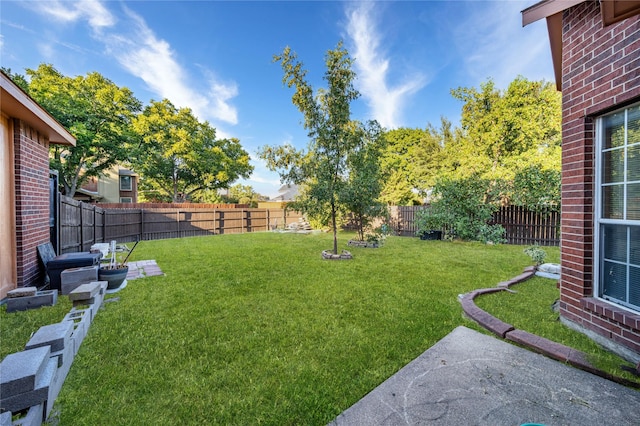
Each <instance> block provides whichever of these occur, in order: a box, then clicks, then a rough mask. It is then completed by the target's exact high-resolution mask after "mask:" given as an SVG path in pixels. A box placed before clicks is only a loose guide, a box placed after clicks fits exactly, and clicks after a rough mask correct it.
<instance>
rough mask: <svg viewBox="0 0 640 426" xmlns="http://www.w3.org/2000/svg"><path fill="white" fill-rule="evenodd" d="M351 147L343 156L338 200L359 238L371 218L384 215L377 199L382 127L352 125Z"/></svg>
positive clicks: (380, 185) (382, 207) (384, 209)
mask: <svg viewBox="0 0 640 426" xmlns="http://www.w3.org/2000/svg"><path fill="white" fill-rule="evenodd" d="M354 137H355V138H356V139H357V140H356V143H355V144H354V145H355V147H356V148H355V149H354V150H353V151H352V152H350V153H349V154H348V155H347V163H348V168H349V177H348V181H347V185H345V187H344V189H343V191H342V193H341V194H340V200H341V201H342V202H343V203H344V205H345V207H346V209H347V211H349V212H350V213H351V215H352V217H353V219H354V221H355V224H356V227H357V231H358V235H359V237H360V240H364V236H365V231H366V230H367V228H369V227H370V225H371V221H372V219H373V218H376V217H382V216H386V214H387V208H386V205H385V204H384V203H383V202H382V201H380V194H381V192H382V179H381V177H382V174H381V171H380V155H381V153H382V148H383V146H382V145H383V144H384V138H383V136H382V129H381V128H380V126H379V125H378V123H377V122H375V121H373V122H370V123H369V124H368V125H367V126H364V127H361V128H356V129H355V133H354Z"/></svg>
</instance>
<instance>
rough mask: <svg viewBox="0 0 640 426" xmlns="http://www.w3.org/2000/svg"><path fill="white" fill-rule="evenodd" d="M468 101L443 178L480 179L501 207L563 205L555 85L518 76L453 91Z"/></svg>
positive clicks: (445, 158)
mask: <svg viewBox="0 0 640 426" xmlns="http://www.w3.org/2000/svg"><path fill="white" fill-rule="evenodd" d="M452 94H453V96H454V97H455V98H457V99H459V100H461V101H463V102H464V105H463V107H462V117H461V126H462V129H461V130H462V134H461V137H459V138H457V139H454V140H452V143H451V144H449V145H445V149H444V153H443V156H442V162H441V166H442V167H441V169H440V171H439V176H440V177H441V178H442V177H448V178H452V179H460V178H467V177H470V176H473V175H478V176H481V177H482V178H483V179H486V180H489V181H491V182H492V188H491V192H492V194H494V195H495V196H499V197H500V198H501V199H502V200H503V202H511V203H515V204H517V205H525V206H527V207H528V208H533V209H539V208H542V207H549V206H552V207H555V208H557V207H558V206H559V193H560V181H559V173H560V154H561V151H560V142H561V99H560V94H559V93H558V92H557V91H556V90H555V88H554V87H553V85H552V84H550V83H547V82H544V81H542V82H538V81H529V80H527V79H525V78H522V77H518V78H517V79H515V80H514V81H513V82H511V84H509V87H508V88H507V90H506V91H504V92H502V91H500V90H498V89H497V88H496V87H495V85H494V83H493V81H491V80H489V81H487V82H486V83H484V84H481V85H480V88H479V89H475V88H458V89H456V90H453V91H452Z"/></svg>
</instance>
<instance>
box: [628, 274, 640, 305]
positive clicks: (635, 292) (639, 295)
mask: <svg viewBox="0 0 640 426" xmlns="http://www.w3.org/2000/svg"><path fill="white" fill-rule="evenodd" d="M629 303H631V304H632V305H635V306H640V268H634V267H630V268H629Z"/></svg>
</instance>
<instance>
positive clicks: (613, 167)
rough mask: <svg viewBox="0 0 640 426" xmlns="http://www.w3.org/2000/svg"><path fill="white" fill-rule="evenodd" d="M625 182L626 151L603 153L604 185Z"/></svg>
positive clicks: (617, 150)
mask: <svg viewBox="0 0 640 426" xmlns="http://www.w3.org/2000/svg"><path fill="white" fill-rule="evenodd" d="M623 181H624V149H615V150H613V151H607V152H603V153H602V183H613V182H623Z"/></svg>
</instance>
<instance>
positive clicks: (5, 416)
mask: <svg viewBox="0 0 640 426" xmlns="http://www.w3.org/2000/svg"><path fill="white" fill-rule="evenodd" d="M0 426H11V413H10V412H8V411H5V412H4V413H0Z"/></svg>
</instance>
